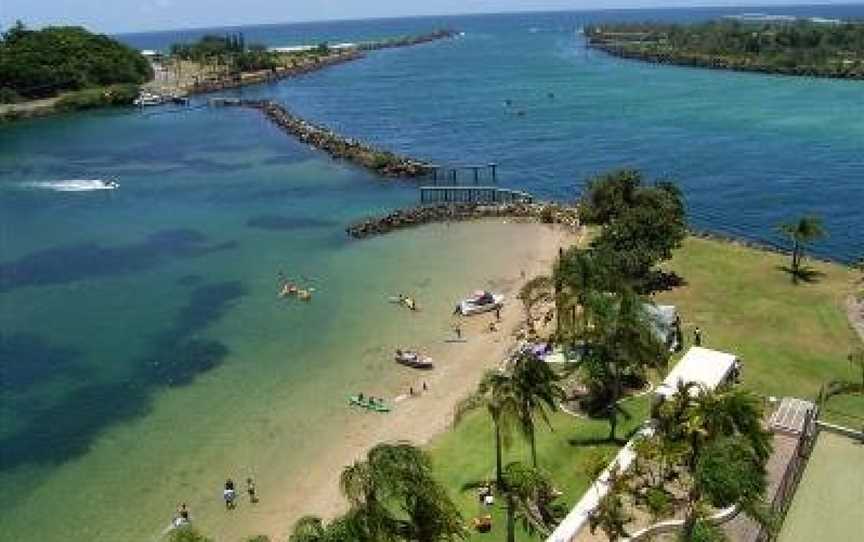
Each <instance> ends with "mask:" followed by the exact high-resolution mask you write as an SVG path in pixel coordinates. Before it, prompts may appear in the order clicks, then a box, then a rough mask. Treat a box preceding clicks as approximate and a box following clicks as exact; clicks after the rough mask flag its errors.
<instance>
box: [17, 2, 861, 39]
mask: <svg viewBox="0 0 864 542" xmlns="http://www.w3.org/2000/svg"><path fill="white" fill-rule="evenodd" d="M815 3H820V4H843V3H852V0H750V1H748V0H413V1H411V0H311V1H310V0H306V1H300V0H241V1H239V2H225V1H224V0H0V28H7V27H9V26H10V25H11V24H12V23H14V21H15V20H17V19H21V20H23V21H24V23H25V24H27V26H31V27H40V26H45V25H49V24H63V25H82V26H85V27H86V28H88V29H90V30H93V31H97V32H105V33H121V32H138V31H147V30H169V29H177V28H202V27H214V26H228V25H243V24H259V23H261V24H266V23H289V22H300V21H320V20H332V19H361V18H372V17H403V16H410V15H448V14H461V13H496V12H508V11H545V10H580V9H604V8H606V9H612V8H640V7H695V6H736V5H762V6H767V5H792V4H815Z"/></svg>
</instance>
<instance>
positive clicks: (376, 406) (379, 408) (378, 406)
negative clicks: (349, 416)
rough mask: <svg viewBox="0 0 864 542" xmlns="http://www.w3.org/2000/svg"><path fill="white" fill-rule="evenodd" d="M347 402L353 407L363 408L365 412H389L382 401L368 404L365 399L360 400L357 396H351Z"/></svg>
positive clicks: (388, 408)
mask: <svg viewBox="0 0 864 542" xmlns="http://www.w3.org/2000/svg"><path fill="white" fill-rule="evenodd" d="M348 402H349V403H350V404H352V405H354V406H359V407H363V408H365V409H367V410H374V411H375V412H390V407H389V406H387V405H386V404H384V402H383V401H375V402H370V401H369V399H367V398H366V397H364V398H362V399H361V398H360V397H359V396H358V395H352V396H351V397H350V398H349V399H348Z"/></svg>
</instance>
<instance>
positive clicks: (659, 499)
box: [645, 487, 672, 519]
mask: <svg viewBox="0 0 864 542" xmlns="http://www.w3.org/2000/svg"><path fill="white" fill-rule="evenodd" d="M645 505H646V506H647V507H648V510H650V511H651V516H652V517H653V518H655V519H658V518H661V517H663V516H665V515H666V514H668V513H669V510H670V509H671V507H672V501H671V499H670V498H669V494H668V493H666V491H665V490H663V489H661V488H659V487H651V488H648V491H646V492H645Z"/></svg>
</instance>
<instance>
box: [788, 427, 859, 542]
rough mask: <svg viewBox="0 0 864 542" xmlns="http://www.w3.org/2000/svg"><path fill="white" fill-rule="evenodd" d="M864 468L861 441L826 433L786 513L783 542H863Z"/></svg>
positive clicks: (821, 437)
mask: <svg viewBox="0 0 864 542" xmlns="http://www.w3.org/2000/svg"><path fill="white" fill-rule="evenodd" d="M862 465H864V446H862V445H861V443H860V442H856V441H854V440H853V439H851V438H849V437H845V436H841V435H836V434H834V433H830V432H828V431H822V432H821V433H820V434H819V438H818V440H817V441H816V447H815V448H814V450H813V454H812V455H811V456H810V460H809V461H808V462H807V468H806V469H805V470H804V476H803V477H802V478H801V483H800V485H799V486H798V491H797V492H796V493H795V497H794V499H793V500H792V506H791V507H790V508H789V511H788V512H787V514H786V520H785V521H784V523H783V529H782V530H781V531H780V537H779V540H780V542H809V541H811V540H861V536H862V533H861V530H862V528H864V517H862V515H861V509H862V503H864V468H861V466H862ZM829 518H830V520H829Z"/></svg>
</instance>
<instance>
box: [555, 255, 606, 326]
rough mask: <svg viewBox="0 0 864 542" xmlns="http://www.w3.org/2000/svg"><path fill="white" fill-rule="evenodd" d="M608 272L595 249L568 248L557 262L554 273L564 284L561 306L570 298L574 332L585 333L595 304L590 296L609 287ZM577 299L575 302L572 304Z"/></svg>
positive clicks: (561, 293)
mask: <svg viewBox="0 0 864 542" xmlns="http://www.w3.org/2000/svg"><path fill="white" fill-rule="evenodd" d="M608 275H609V273H608V270H607V269H606V268H605V266H604V265H603V264H602V263H601V262H600V260H598V258H597V257H596V254H595V252H594V251H592V250H583V249H580V248H579V247H572V248H570V249H568V250H567V251H565V252H564V253H563V254H562V255H561V257H560V258H559V259H558V262H557V263H556V265H555V269H554V272H553V276H554V278H555V281H556V283H558V284H560V285H561V289H560V290H561V292H560V294H559V296H560V297H561V301H562V302H561V305H562V310H563V306H564V305H565V303H567V302H570V307H568V308H571V310H572V311H573V315H572V317H571V318H570V320H571V322H570V323H571V326H572V331H573V333H572V336H573V337H575V336H576V335H577V334H584V333H585V331H586V330H587V328H588V325H589V320H590V316H591V308H592V304H591V303H589V299H590V298H591V297H592V296H596V295H598V294H601V293H602V292H605V291H606V290H608V289H609V288H608V286H609V284H608V283H609V276H608ZM574 302H575V304H573V303H574ZM576 305H579V310H580V312H581V314H582V318H581V322H580V323H579V324H580V325H579V326H577V324H576V314H575V312H576Z"/></svg>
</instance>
